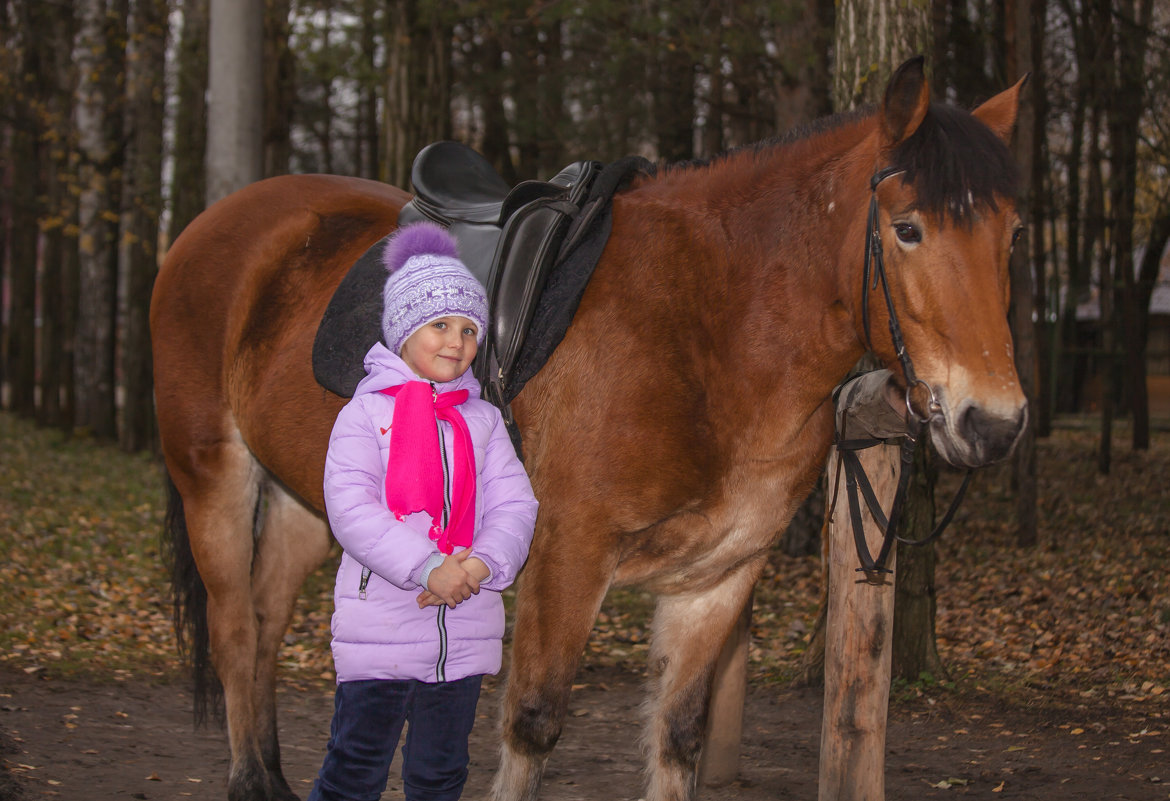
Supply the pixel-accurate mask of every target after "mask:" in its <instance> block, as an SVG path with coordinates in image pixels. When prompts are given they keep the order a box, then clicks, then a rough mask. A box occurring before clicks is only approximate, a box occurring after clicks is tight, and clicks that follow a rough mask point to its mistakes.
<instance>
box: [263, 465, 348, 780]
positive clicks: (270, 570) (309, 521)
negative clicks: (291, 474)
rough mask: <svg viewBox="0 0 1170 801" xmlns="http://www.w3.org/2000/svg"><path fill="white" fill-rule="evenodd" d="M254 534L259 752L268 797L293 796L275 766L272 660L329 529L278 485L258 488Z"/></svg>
mask: <svg viewBox="0 0 1170 801" xmlns="http://www.w3.org/2000/svg"><path fill="white" fill-rule="evenodd" d="M262 515H263V518H262V523H261V526H260V537H259V540H258V541H257V543H256V556H255V560H254V562H253V566H252V603H253V606H254V608H255V610H256V626H257V637H256V643H257V646H256V673H255V676H256V678H255V685H254V688H255V692H254V695H253V705H254V707H253V708H254V709H255V712H256V725H257V732H256V734H257V738H258V742H259V747H260V756H261V759H262V761H263V764H264V768H265V770H266V771H267V773H268V782H269V789H270V793H271V796H272V798H274V799H295V798H296V797H297V796H296V795H295V794H294V793H293V792H292V790H291V789H290V788H289V786H288V783H287V782H286V781H285V778H284V774H283V772H282V771H281V767H280V744H279V741H278V738H277V729H276V658H277V655H278V653H279V651H280V646H281V642H282V641H283V638H284V633H285V631H286V630H287V629H288V622H289V618H290V617H291V616H292V611H293V606H294V605H295V603H296V599H297V596H298V595H299V594H300V589H301V584H303V583H304V580H305V578H306V577H307V576H308V575H309V573H311V572H312V571H313V570H314V569H316V568H317V567H318V566H319V565H320V564H321V563H322V562H323V561H324V560H325V558H326V557H327V556H328V555H329V548H330V545H331V542H332V539H331V537H330V535H329V527H328V526H327V525H326V523H325V521H324V520H323V519H322V518H321V517H320V516H319V515H317V514H316V513H314V512H312V511H310V510H309V509H307V508H306V507H305V506H304V505H303V504H301V503H300V501H298V500H297V499H296V498H294V497H292V496H291V495H290V494H289V493H288V492H287V491H286V490H285V489H284V488H283V487H281V486H280V485H279V484H277V483H276V482H273V481H271V480H270V481H268V482H267V483H266V484H265V489H264V501H263V509H262Z"/></svg>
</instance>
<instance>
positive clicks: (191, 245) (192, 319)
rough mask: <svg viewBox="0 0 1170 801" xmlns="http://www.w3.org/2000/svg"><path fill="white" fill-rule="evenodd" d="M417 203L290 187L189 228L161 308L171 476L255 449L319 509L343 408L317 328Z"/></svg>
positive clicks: (160, 362) (281, 181)
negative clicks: (213, 457) (329, 382)
mask: <svg viewBox="0 0 1170 801" xmlns="http://www.w3.org/2000/svg"><path fill="white" fill-rule="evenodd" d="M409 198H410V195H408V194H407V193H405V192H403V191H402V190H400V189H397V188H395V187H392V186H389V185H386V184H381V183H377V182H374V181H367V180H363V179H357V178H345V177H340V176H329V175H288V176H280V177H276V178H270V179H266V180H264V181H259V182H257V183H254V184H251V185H249V186H247V187H244V188H243V189H241V190H239V191H238V192H235V193H233V194H232V195H229V196H228V197H226V198H224V199H222V200H220V201H218V202H217V203H215V204H213V205H212V206H210V207H208V209H207V210H205V211H204V212H203V213H202V214H200V215H199V216H198V217H197V218H196V219H195V220H193V221H192V222H191V224H190V225H188V226H187V228H186V229H185V230H184V231H183V233H182V234H181V235H180V236H179V237H178V239H176V240H175V242H174V244H173V245H172V247H171V249H170V251H169V252H168V253H167V256H166V259H165V261H164V263H163V266H162V269H161V270H160V272H159V275H158V278H157V279H156V282H155V288H154V295H153V298H152V302H151V332H152V337H153V348H154V369H155V385H156V390H155V391H156V399H157V405H158V417H159V428H160V435H161V438H162V442H163V450H164V453H165V455H166V457H167V460H168V465H169V466H170V467H171V468H172V470H174V468H175V466H176V462H177V461H178V462H182V461H184V460H189V461H191V462H194V461H197V460H198V458H199V454H201V453H204V452H206V451H207V450H208V449H209V448H212V447H213V446H214V445H215V444H216V443H219V442H223V441H225V440H234V439H237V438H242V439H243V441H244V442H245V443H246V444H247V446H248V448H249V449H250V450H251V451H252V452H253V453H254V454H255V455H256V457H257V458H258V459H259V461H260V462H261V463H262V464H264V465H265V467H267V468H268V469H269V470H270V471H272V472H274V473H275V474H276V475H277V476H278V477H280V479H281V480H282V481H283V482H284V483H285V484H287V485H289V486H290V488H292V489H293V490H294V491H296V492H297V493H298V494H299V495H301V496H302V497H303V498H304V499H305V500H306V501H308V502H310V503H311V504H313V505H319V503H320V499H319V495H320V491H321V490H320V487H319V486H317V485H318V484H319V475H320V471H319V470H316V474H317V476H318V479H317V480H313V478H312V474H313V472H314V470H315V469H316V468H317V467H319V466H320V465H319V464H318V463H319V462H320V463H323V460H324V448H325V443H326V442H327V440H328V434H329V430H330V427H331V426H332V422H333V418H334V417H335V416H336V413H337V410H338V408H339V407H340V405H341V402H342V401H341V399H339V398H337V397H336V396H334V395H332V394H331V393H328V392H326V391H325V390H324V389H322V388H321V387H320V386H319V385H318V384H317V383H316V381H315V379H314V378H313V373H312V360H311V353H312V345H313V338H314V336H315V334H316V329H317V324H318V322H319V321H320V319H321V316H322V315H323V314H324V310H325V307H326V305H327V304H328V302H329V298H330V297H331V296H332V293H333V291H334V289H335V288H336V287H337V285H338V283H339V282H340V281H341V278H342V277H343V276H344V275H345V272H346V271H347V270H348V269H349V267H350V266H352V265H353V263H354V262H355V261H357V259H358V258H359V257H360V256H361V254H362V253H364V252H365V251H366V250H367V249H368V248H369V247H370V245H372V244H373V243H374V242H376V241H377V240H378V239H380V238H381V237H383V236H385V235H386V234H387V233H389V232H390V231H391V230H392V229H393V228H394V225H395V222H396V220H397V217H398V211H399V209H400V208H401V207H402V205H403V204H404V203H405V202H406V201H407V200H409ZM318 452H319V453H318ZM190 467H191V468H196V467H197V465H195V464H191V465H190ZM306 467H308V468H309V469H308V470H306Z"/></svg>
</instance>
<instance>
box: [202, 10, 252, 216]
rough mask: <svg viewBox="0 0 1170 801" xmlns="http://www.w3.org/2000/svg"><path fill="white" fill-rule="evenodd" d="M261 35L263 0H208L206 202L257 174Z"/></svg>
mask: <svg viewBox="0 0 1170 801" xmlns="http://www.w3.org/2000/svg"><path fill="white" fill-rule="evenodd" d="M263 37H264V2H263V0H211V37H210V42H209V45H210V65H211V66H210V73H209V92H208V97H209V102H208V108H207V204H208V205H211V204H212V203H214V202H215V201H217V200H219V199H220V198H222V197H225V196H227V195H230V194H231V193H232V192H234V191H235V190H237V189H240V188H242V187H244V186H247V185H248V184H250V183H253V182H254V181H257V180H259V179H260V178H261V177H262V175H263V169H264V147H263V125H264V117H263V115H264V63H263V55H264V48H263V41H264V39H263Z"/></svg>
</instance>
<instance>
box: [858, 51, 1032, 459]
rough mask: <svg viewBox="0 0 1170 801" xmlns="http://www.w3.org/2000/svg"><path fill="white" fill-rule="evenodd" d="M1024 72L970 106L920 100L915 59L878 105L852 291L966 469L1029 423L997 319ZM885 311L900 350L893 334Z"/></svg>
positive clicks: (938, 434) (1001, 312)
mask: <svg viewBox="0 0 1170 801" xmlns="http://www.w3.org/2000/svg"><path fill="white" fill-rule="evenodd" d="M1022 84H1023V81H1021V82H1020V83H1018V84H1016V86H1014V87H1012V88H1011V89H1009V90H1007V91H1005V92H1002V93H1001V94H999V95H997V96H996V97H994V98H992V99H991V100H989V101H988V102H986V103H984V104H983V105H982V106H980V107H979V108H977V109H976V110H975V111H974V112H973V113H970V114H969V113H967V112H965V111H961V110H958V109H955V108H953V107H949V106H942V105H937V104H934V105H932V104H931V103H930V97H929V89H928V87H927V83H926V80H925V77H924V75H923V72H922V61H921V59H915V60H913V61H909V62H907V63H906V64H904V65H902V67H901V68H899V70H898V71H897V73H896V74H895V75H894V77H893V78H892V79H891V80H890V84H889V86H888V87H887V89H886V93H885V98H884V101H883V103H882V105H881V108H880V110H879V112H878V115H877V117H878V130H877V133H876V137H877V140H878V145H877V159H876V163H875V165H874V167H875V171H876V173H877V174H876V175H875V177H874V179H873V181H874V184H875V185H874V187H873V191H872V198H873V199H876V209H874V208H873V207H872V206H871V213H873V212H875V211H876V224H874V223H870V225H871V226H873V227H874V229H875V230H876V231H877V233H878V235H879V236H880V244H876V248H875V252H874V255H873V260H872V261H873V263H872V264H871V272H872V273H873V275H872V277H871V278H870V280H869V282H868V283H869V284H870V285H869V289H868V291H863V290H862V288H861V287H857V288H856V290H855V291H856V292H857V293H860V294H861V302H862V304H863V306H864V308H866V309H867V310H868V317H869V320H868V323H869V331H868V337H869V339H870V341H871V342H872V347H873V349H874V350H875V352H876V353H877V354H878V356H879V357H880V358H881V359H882V361H883V362H885V363H886V364H887V366H889V367H891V369H894V370H895V371H896V372H897V371H899V365H900V366H901V367H902V372H903V375H905V369H906V367H907V361H906V356H907V355H908V357H909V359H910V367H909V369H910V371H911V375H910V377H911V378H915V379H916V380H914V381H913V382H912V385H911V387H910V391H909V393H908V395H907V397H908V398H909V399H911V402H912V403H911V405H912V406H913V407H914V410H915V411H916V413H917V414H918V415H919V416H920V418H926V417H929V418H930V430H931V434H932V439H933V442H934V444H935V447H936V448H937V449H938V451H939V452H940V453H941V454H942V456H943V457H944V458H945V459H946V460H947V461H949V462H951V463H952V464H954V465H957V466H963V467H977V466H981V465H985V464H988V463H991V462H994V461H997V460H1000V459H1003V458H1004V457H1006V456H1007V455H1008V454H1010V453H1011V451H1012V449H1013V447H1014V446H1015V444H1016V442H1017V441H1018V440H1019V438H1020V435H1021V433H1022V432H1023V430H1024V427H1025V425H1026V421H1027V401H1026V399H1025V396H1024V393H1023V391H1022V389H1021V387H1020V382H1019V379H1018V377H1017V374H1016V368H1015V361H1014V356H1013V347H1012V338H1011V332H1010V330H1009V326H1008V319H1007V315H1008V302H1009V294H1010V293H1009V273H1008V261H1009V258H1010V256H1011V252H1012V246H1013V245H1014V243H1015V241H1016V239H1017V237H1018V235H1019V233H1020V231H1021V225H1020V220H1019V217H1018V216H1017V215H1016V203H1015V200H1016V169H1015V163H1014V159H1013V157H1012V154H1011V151H1010V149H1009V147H1008V142H1009V141H1010V138H1011V134H1012V130H1013V129H1014V127H1015V121H1016V111H1017V106H1018V101H1019V91H1020V88H1021V86H1022ZM871 236H872V234H871ZM861 244H862V243H861V241H860V240H858V242H857V247H858V249H860V248H861ZM860 257H861V254H860V253H859V254H858V258H859V259H860ZM883 257H884V259H883ZM883 261H884V273H885V280H886V281H887V282H888V299H887V293H886V292H885V291H884V289H883V286H882V280H881V276H880V273H881V272H882V271H883V263H882V262H883ZM891 309H892V314H893V317H894V319H895V320H896V324H897V326H900V329H901V332H902V335H903V337H904V341H905V355H900V354H899V353H898V352H897V348H896V346H895V345H894V344H893V340H894V336H893V335H892V334H891V333H890V328H889V321H890V318H891ZM858 317H861V318H864V316H863V315H858ZM858 323H859V324H860V326H859V334H860V335H861V336H862V337H863V338H864V337H866V336H867V333H866V332H865V331H864V328H865V323H864V322H863V319H862V320H858Z"/></svg>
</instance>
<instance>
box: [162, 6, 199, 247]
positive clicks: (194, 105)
mask: <svg viewBox="0 0 1170 801" xmlns="http://www.w3.org/2000/svg"><path fill="white" fill-rule="evenodd" d="M182 2H183V32H182V39H181V40H180V41H179V44H178V47H177V48H176V49H177V53H178V55H177V59H178V64H177V68H176V83H177V86H176V90H175V95H176V97H175V101H176V102H175V105H176V111H175V142H174V170H175V172H174V179H173V180H172V181H171V220H170V228H169V231H168V236H167V244H168V246H169V244H170V243H171V242H174V241H175V238H176V237H178V235H179V233H180V232H181V231H182V230H183V229H184V228H186V227H187V223H189V222H191V220H193V219H195V217H196V215H198V214H199V212H201V211H203V208H204V206H205V205H206V203H207V164H206V154H207V68H208V65H207V59H208V35H209V31H208V26H209V24H210V23H209V18H208V14H209V13H210V10H209V6H208V3H209V0H182Z"/></svg>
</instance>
